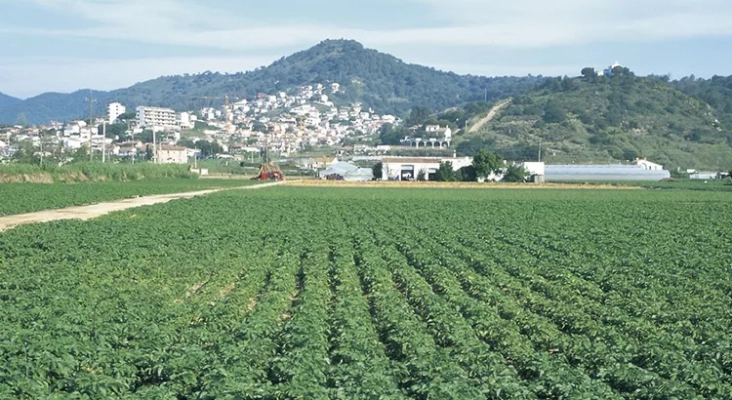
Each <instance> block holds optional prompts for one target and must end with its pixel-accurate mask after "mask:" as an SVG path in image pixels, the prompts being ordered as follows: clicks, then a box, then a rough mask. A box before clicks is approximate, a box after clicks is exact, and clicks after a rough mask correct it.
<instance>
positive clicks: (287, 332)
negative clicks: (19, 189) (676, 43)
mask: <svg viewBox="0 0 732 400" xmlns="http://www.w3.org/2000/svg"><path fill="white" fill-rule="evenodd" d="M729 199H730V198H729V194H727V193H718V192H694V191H673V190H658V191H651V190H589V189H587V190H550V189H544V190H516V191H513V190H499V189H496V190H451V189H415V190H410V189H388V190H384V189H333V188H328V189H323V188H295V187H277V188H268V189H263V190H257V191H229V192H222V193H217V194H213V195H210V196H205V197H199V198H194V199H190V200H177V201H173V202H170V203H167V204H163V205H157V206H151V207H143V208H138V209H135V210H129V211H125V212H121V213H114V214H111V215H108V216H105V217H102V218H99V219H96V220H92V221H87V222H81V221H66V222H55V223H50V224H39V225H26V226H21V227H18V228H15V229H13V230H11V231H7V232H4V233H0V398H26V399H43V398H75V399H97V398H125V399H175V398H178V399H483V398H485V399H622V398H628V399H674V398H675V399H729V398H732V279H729V278H730V276H731V274H732V263H730V259H732V235H730V226H731V224H732V213H730V211H732V208H730V205H729V204H730V202H729Z"/></svg>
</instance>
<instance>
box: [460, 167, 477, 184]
mask: <svg viewBox="0 0 732 400" xmlns="http://www.w3.org/2000/svg"><path fill="white" fill-rule="evenodd" d="M458 174H459V175H460V180H461V181H463V182H475V181H476V180H478V177H477V176H476V174H475V167H473V166H472V165H468V166H467V167H462V168H460V169H459V170H458Z"/></svg>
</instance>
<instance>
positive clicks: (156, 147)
mask: <svg viewBox="0 0 732 400" xmlns="http://www.w3.org/2000/svg"><path fill="white" fill-rule="evenodd" d="M157 143H158V141H157V139H156V136H155V129H154V127H153V164H157V163H158V144H157Z"/></svg>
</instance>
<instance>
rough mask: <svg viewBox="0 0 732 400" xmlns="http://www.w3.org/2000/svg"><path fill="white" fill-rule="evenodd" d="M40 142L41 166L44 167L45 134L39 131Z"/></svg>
mask: <svg viewBox="0 0 732 400" xmlns="http://www.w3.org/2000/svg"><path fill="white" fill-rule="evenodd" d="M38 143H39V144H40V145H41V168H43V134H42V133H41V132H40V131H39V132H38Z"/></svg>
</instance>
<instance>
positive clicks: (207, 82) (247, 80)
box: [0, 40, 543, 123]
mask: <svg viewBox="0 0 732 400" xmlns="http://www.w3.org/2000/svg"><path fill="white" fill-rule="evenodd" d="M215 67H216V66H215V65H212V69H215ZM542 80H543V79H542V78H541V77H498V78H488V77H481V76H472V75H458V74H455V73H450V72H442V71H438V70H435V69H433V68H428V67H424V66H419V65H414V64H407V63H404V62H402V61H401V60H399V59H397V58H395V57H393V56H390V55H387V54H384V53H380V52H378V51H375V50H370V49H366V48H364V47H363V46H362V45H361V44H360V43H358V42H354V41H348V40H326V41H324V42H321V43H320V44H318V45H316V46H314V47H312V48H310V49H308V50H305V51H301V52H298V53H296V54H293V55H291V56H289V57H283V58H281V59H280V60H278V61H276V62H274V63H273V64H271V65H270V66H268V67H264V68H258V69H256V70H254V71H250V72H246V73H243V72H242V73H236V74H221V73H210V72H206V73H201V74H195V75H183V76H166V77H161V78H158V79H154V80H151V81H147V82H143V83H139V84H136V85H134V86H132V87H130V88H126V89H120V90H115V91H112V92H98V93H96V94H95V95H96V97H97V102H96V105H95V113H96V114H98V115H103V112H104V106H105V105H106V104H108V103H109V102H111V101H120V102H122V103H124V104H125V105H127V106H128V107H135V106H138V105H151V106H165V107H172V108H174V109H177V110H189V109H197V108H200V107H203V106H210V105H212V104H211V102H210V101H209V102H206V101H203V100H201V99H200V98H201V97H216V96H223V95H224V94H227V95H229V96H230V97H231V98H246V99H251V98H254V97H256V96H257V95H258V94H259V93H274V92H276V91H287V90H290V89H293V88H296V87H298V86H303V85H309V84H316V83H323V84H327V83H332V82H336V83H339V84H341V91H340V92H338V93H336V94H334V95H333V100H334V101H335V102H336V103H339V102H340V103H350V102H355V101H359V102H362V103H363V104H364V105H365V106H367V107H373V108H374V109H375V110H376V111H377V112H380V113H391V114H396V115H404V114H405V113H406V112H408V111H409V110H410V109H411V108H412V107H413V106H416V105H422V106H427V107H429V108H431V109H433V110H440V109H445V108H448V107H452V106H458V105H460V104H463V103H466V102H470V101H477V100H483V98H484V96H486V95H487V98H488V100H494V99H498V98H503V97H507V96H514V95H517V94H520V93H524V92H526V91H528V90H530V89H533V88H534V87H535V86H536V85H537V84H538V83H540V82H541V81H542ZM67 96H68V97H67ZM83 98H84V92H83V91H82V92H77V93H72V94H70V95H58V94H53V95H49V94H46V95H41V96H38V97H34V98H31V99H28V100H26V101H23V102H21V103H18V104H14V105H11V106H9V107H0V122H6V123H13V122H15V121H16V120H17V119H18V116H19V115H20V114H24V115H25V118H26V119H27V121H28V122H30V123H44V122H48V121H50V120H60V121H64V120H69V119H73V118H79V117H81V116H86V115H88V111H86V110H88V109H87V108H85V106H84V104H83ZM80 100H82V101H81V103H80V102H79V101H80ZM220 103H221V102H220V101H219V102H218V103H217V104H220Z"/></svg>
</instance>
